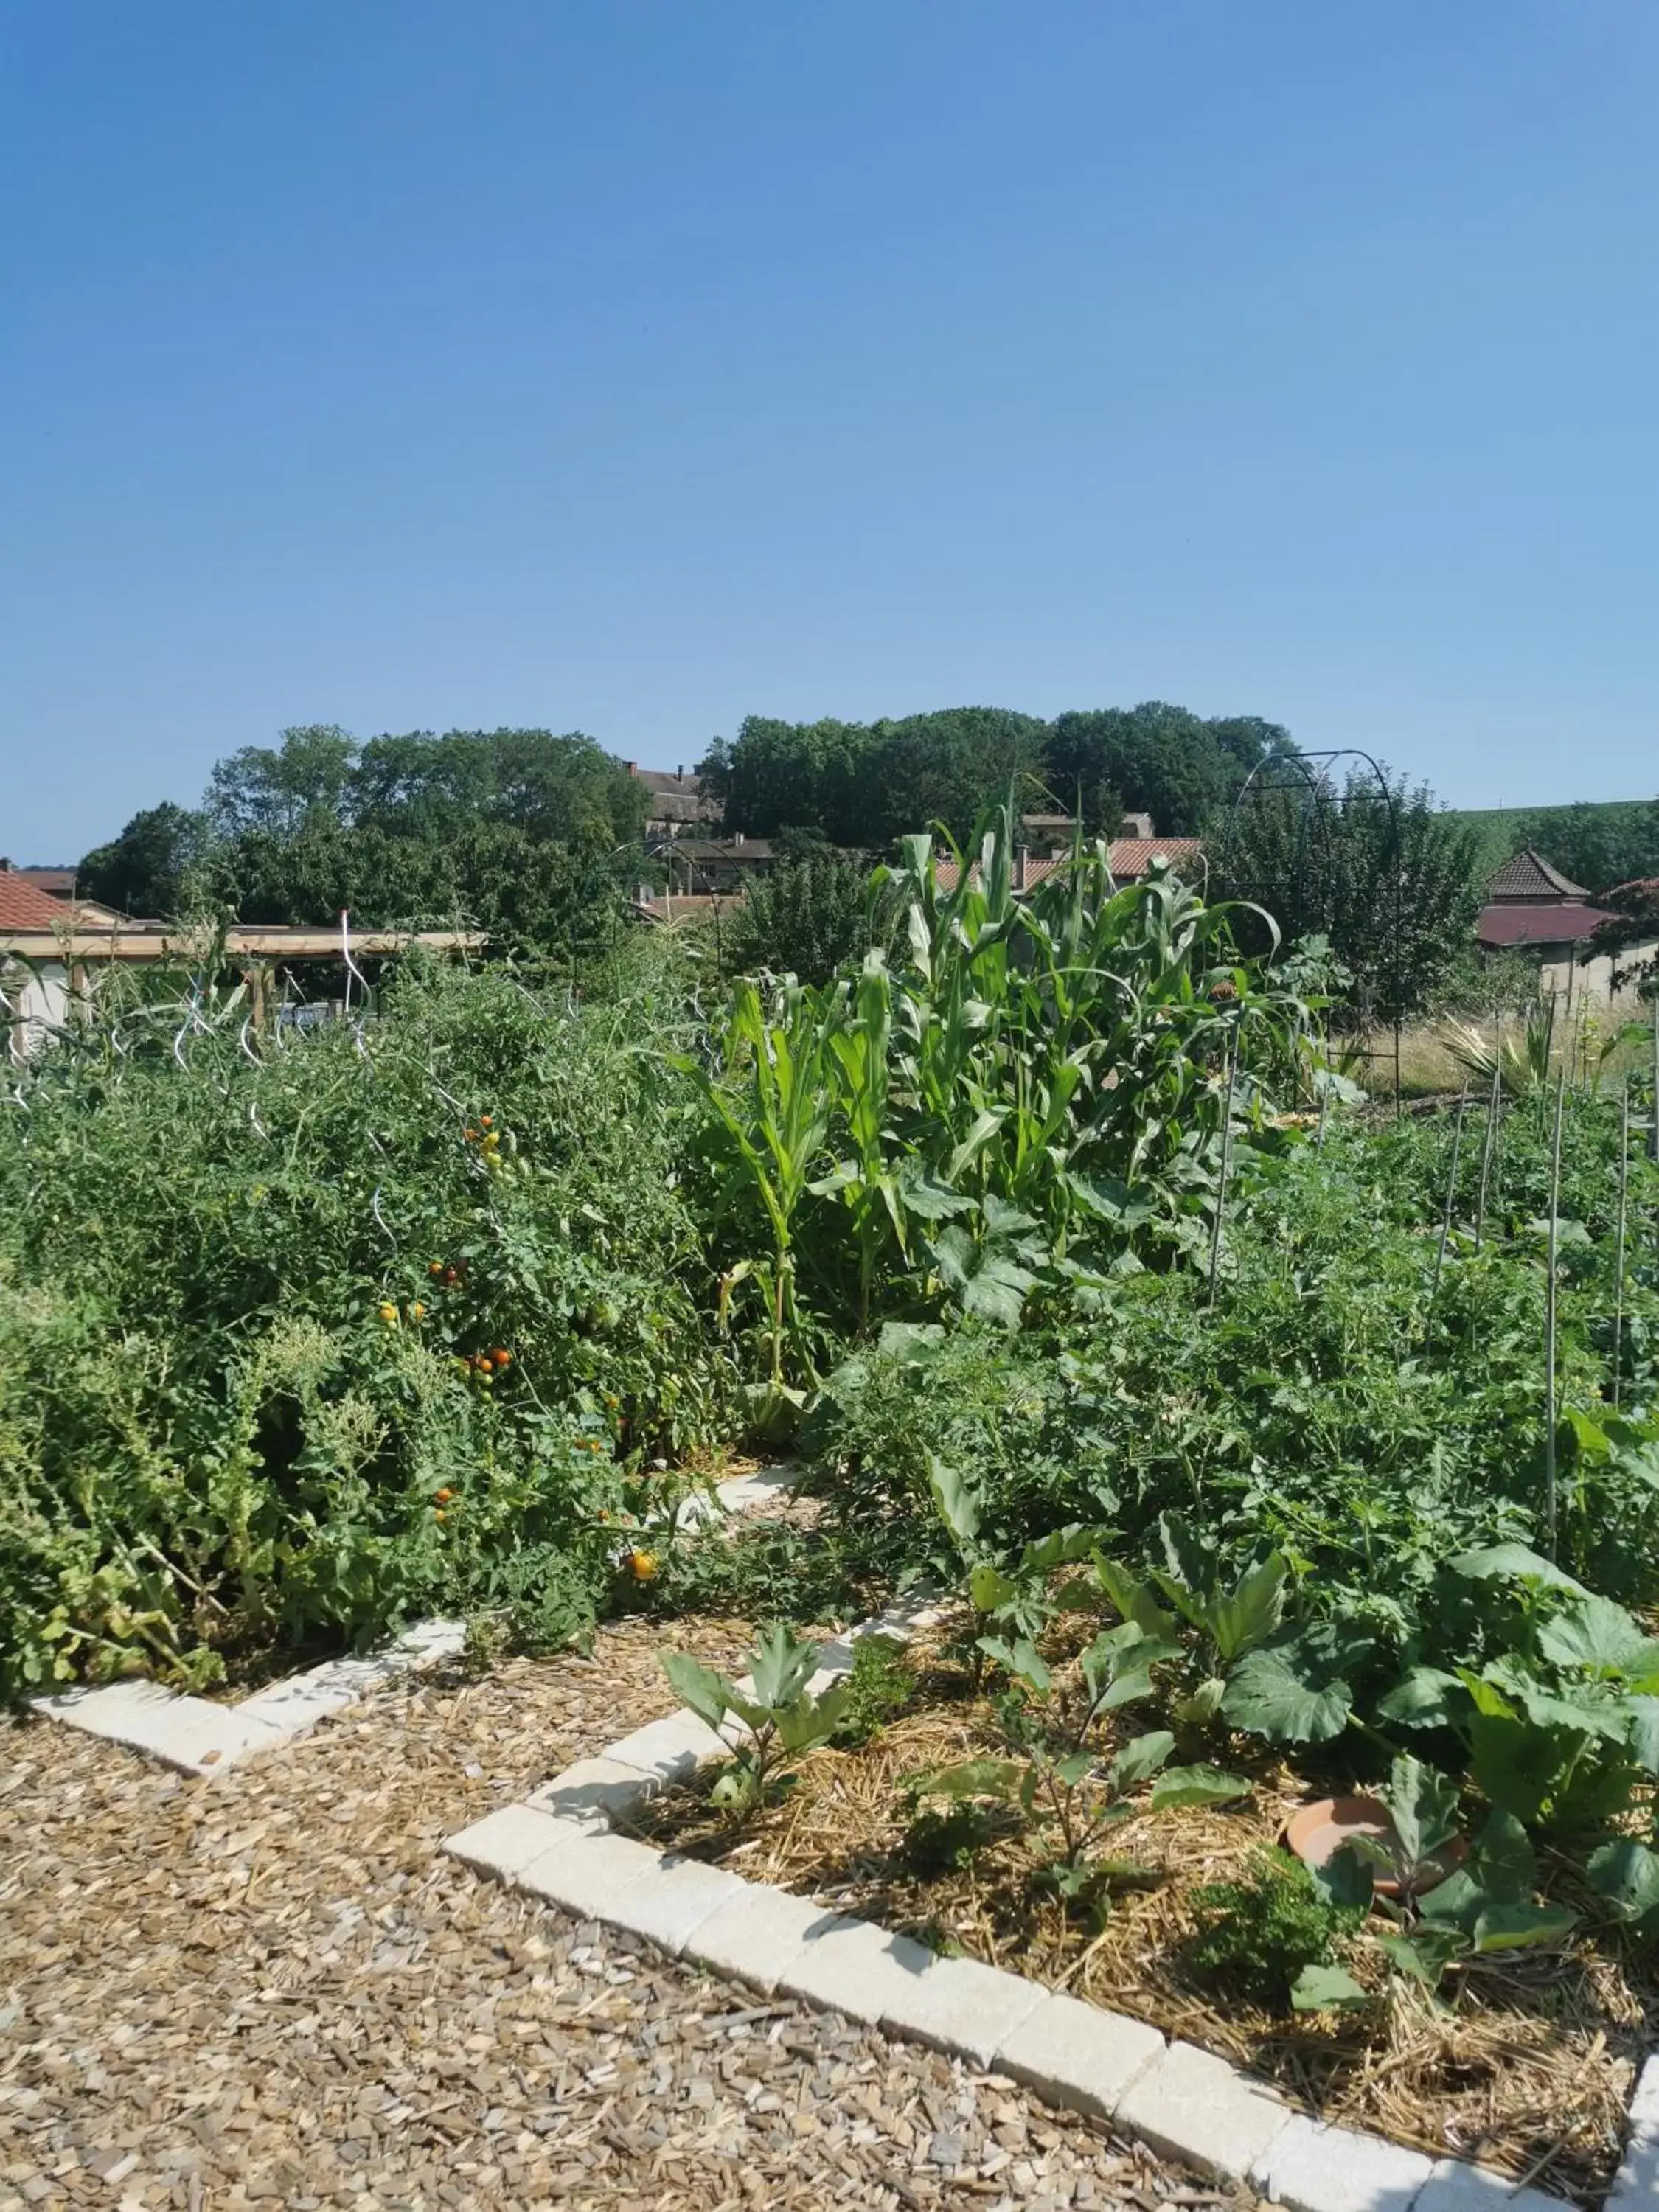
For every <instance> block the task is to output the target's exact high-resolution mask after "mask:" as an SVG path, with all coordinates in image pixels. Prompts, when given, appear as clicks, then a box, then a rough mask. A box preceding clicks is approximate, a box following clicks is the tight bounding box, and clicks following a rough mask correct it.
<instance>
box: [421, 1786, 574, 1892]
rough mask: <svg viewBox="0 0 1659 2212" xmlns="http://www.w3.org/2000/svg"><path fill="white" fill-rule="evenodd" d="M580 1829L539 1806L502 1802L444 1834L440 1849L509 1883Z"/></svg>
mask: <svg viewBox="0 0 1659 2212" xmlns="http://www.w3.org/2000/svg"><path fill="white" fill-rule="evenodd" d="M582 1833H584V1830H583V1829H582V1828H580V1826H577V1825H576V1824H575V1823H574V1822H572V1821H569V1820H560V1819H558V1818H557V1816H556V1814H552V1813H548V1812H544V1811H543V1809H542V1808H540V1807H539V1806H537V1805H522V1804H520V1805H503V1806H502V1807H501V1808H500V1810H499V1811H498V1812H495V1813H486V1814H485V1815H484V1817H483V1820H475V1821H474V1822H473V1823H472V1826H471V1827H470V1828H463V1829H462V1830H461V1831H460V1832H459V1835H454V1836H447V1837H446V1838H444V1849H445V1850H447V1851H448V1852H450V1853H452V1854H453V1857H456V1858H458V1859H459V1860H460V1862H461V1863H462V1864H463V1865H464V1866H470V1867H471V1869H472V1870H473V1872H474V1873H475V1874H483V1875H489V1876H491V1878H492V1879H493V1880H495V1881H505V1882H508V1883H512V1882H515V1881H517V1880H518V1878H519V1876H520V1875H521V1874H522V1873H523V1872H524V1870H525V1869H526V1867H527V1866H532V1865H533V1864H534V1863H535V1862H536V1861H537V1860H538V1859H539V1858H545V1857H546V1856H547V1854H548V1852H549V1851H550V1850H555V1849H556V1848H557V1846H558V1845H559V1844H563V1843H568V1842H569V1840H570V1838H572V1837H573V1836H580V1835H581V1834H582Z"/></svg>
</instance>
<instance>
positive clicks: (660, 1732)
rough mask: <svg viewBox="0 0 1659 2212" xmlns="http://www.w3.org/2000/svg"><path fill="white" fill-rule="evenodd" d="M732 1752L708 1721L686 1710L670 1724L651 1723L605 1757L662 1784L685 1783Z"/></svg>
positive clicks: (674, 1717) (614, 1744)
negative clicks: (703, 1768) (711, 1761)
mask: <svg viewBox="0 0 1659 2212" xmlns="http://www.w3.org/2000/svg"><path fill="white" fill-rule="evenodd" d="M728 1749H729V1747H728V1745H727V1744H726V1741H725V1740H724V1739H723V1738H722V1737H721V1736H720V1735H716V1733H715V1731H714V1729H711V1728H710V1727H709V1725H708V1722H707V1721H701V1720H699V1719H698V1718H697V1716H696V1714H695V1713H694V1712H690V1711H688V1710H687V1709H686V1708H685V1707H684V1706H682V1707H681V1708H680V1710H679V1711H678V1712H677V1713H671V1714H670V1716H669V1717H668V1718H667V1719H666V1720H661V1721H650V1722H647V1724H646V1725H645V1727H644V1728H637V1729H635V1731H634V1733H633V1735H625V1736H623V1739H622V1741H621V1742H620V1743H613V1744H612V1745H611V1747H610V1748H609V1749H608V1750H607V1751H606V1753H605V1757H606V1759H610V1760H611V1761H613V1762H614V1763H615V1764H616V1765H618V1766H631V1767H634V1768H635V1769H636V1770H637V1771H639V1772H640V1773H641V1774H649V1775H653V1776H655V1778H657V1779H658V1780H659V1782H678V1781H682V1780H684V1778H685V1777H687V1776H688V1775H691V1774H695V1773H696V1771H697V1769H698V1767H700V1766H701V1765H703V1764H704V1763H705V1762H706V1761H707V1760H708V1759H724V1758H725V1757H726V1753H727V1751H728Z"/></svg>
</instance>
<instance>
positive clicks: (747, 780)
mask: <svg viewBox="0 0 1659 2212" xmlns="http://www.w3.org/2000/svg"><path fill="white" fill-rule="evenodd" d="M870 735H871V733H870V731H869V728H868V727H867V726H866V725H865V724H864V723H861V722H836V721H823V722H780V721H775V720H772V719H770V718H769V717H768V716H766V715H764V714H750V715H747V716H745V718H744V722H743V726H742V727H741V728H740V729H739V730H738V734H737V736H736V737H735V738H732V739H731V740H730V741H728V740H727V739H726V738H715V739H714V742H713V744H711V745H710V746H709V748H708V751H707V752H706V753H705V754H704V756H703V757H702V760H701V761H700V762H699V763H697V774H698V775H700V776H701V777H702V780H703V783H704V785H705V787H707V789H708V791H709V793H711V794H712V795H713V796H714V798H715V799H719V801H720V809H721V821H722V823H723V824H724V826H725V828H726V829H727V830H728V831H741V832H742V833H743V835H744V836H749V837H775V836H777V835H778V833H779V832H780V830H783V829H818V830H821V831H823V834H824V835H825V836H829V837H830V838H833V839H834V841H835V842H836V843H837V844H851V845H860V844H862V843H864V842H866V841H865V838H864V836H863V834H862V825H861V824H860V823H859V821H858V819H857V813H858V801H857V800H856V799H855V798H854V789H855V779H856V775H857V769H858V763H859V761H860V757H861V756H862V755H863V753H864V752H865V751H866V749H867V748H868V746H869V744H870Z"/></svg>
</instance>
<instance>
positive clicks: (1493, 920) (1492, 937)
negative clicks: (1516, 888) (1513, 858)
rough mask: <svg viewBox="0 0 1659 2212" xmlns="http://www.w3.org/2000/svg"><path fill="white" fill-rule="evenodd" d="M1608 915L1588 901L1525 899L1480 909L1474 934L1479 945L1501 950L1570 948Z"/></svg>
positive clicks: (1577, 899) (1587, 935)
mask: <svg viewBox="0 0 1659 2212" xmlns="http://www.w3.org/2000/svg"><path fill="white" fill-rule="evenodd" d="M1606 920H1607V915H1606V913H1605V911H1604V910H1603V908H1601V907H1599V906H1591V905H1590V904H1589V902H1588V900H1586V899H1580V898H1574V899H1555V900H1552V901H1549V902H1545V901H1543V900H1541V899H1536V898H1533V899H1527V898H1522V899H1519V900H1516V902H1513V903H1511V904H1509V905H1505V904H1504V903H1503V902H1501V901H1500V902H1497V903H1495V904H1493V905H1491V906H1484V907H1482V908H1481V909H1480V919H1479V921H1476V923H1475V925H1474V933H1475V936H1476V938H1477V939H1478V940H1479V941H1480V944H1482V945H1487V946H1489V947H1492V948H1493V949H1500V948H1502V947H1504V946H1506V945H1570V944H1577V943H1578V942H1579V941H1580V940H1581V939H1584V938H1586V937H1589V935H1590V934H1591V933H1592V932H1593V931H1594V930H1595V925H1596V924H1597V922H1599V921H1606Z"/></svg>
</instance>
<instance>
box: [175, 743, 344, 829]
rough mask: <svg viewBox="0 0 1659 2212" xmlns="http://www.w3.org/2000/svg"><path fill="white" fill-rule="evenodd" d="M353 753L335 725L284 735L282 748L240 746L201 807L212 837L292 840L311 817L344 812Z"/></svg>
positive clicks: (219, 768)
mask: <svg viewBox="0 0 1659 2212" xmlns="http://www.w3.org/2000/svg"><path fill="white" fill-rule="evenodd" d="M356 755H357V748H356V744H355V743H354V742H353V740H352V739H351V738H349V737H348V736H347V734H346V732H344V731H343V729H341V728H340V727H339V726H337V724H336V723H333V722H308V723H305V724H303V725H301V726H299V727H297V728H295V729H290V730H284V731H283V742H282V744H281V745H280V746H271V745H244V746H243V747H242V749H241V750H240V752H236V753H232V754H231V756H230V757H229V758H228V760H222V761H221V762H219V763H218V764H217V765H216V768H215V769H214V771H213V774H212V775H211V776H210V779H209V781H208V787H207V795H206V797H205V798H204V800H203V802H202V808H203V811H204V814H205V815H206V816H207V817H208V821H209V823H210V824H211V826H212V829H213V831H214V833H215V835H216V836H219V837H222V838H227V839H228V838H234V837H240V836H244V835H245V834H246V833H247V832H248V831H250V830H262V831H264V832H265V833H266V834H267V835H270V836H293V834H294V833H295V831H296V830H297V829H300V827H301V824H302V823H305V822H306V821H307V819H309V818H310V817H312V816H313V815H317V814H326V815H332V816H333V817H335V819H336V820H338V819H339V818H340V817H342V816H343V814H344V812H345V802H346V795H347V793H348V791H349V788H350V783H351V774H352V769H353V766H354V764H355V763H356Z"/></svg>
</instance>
